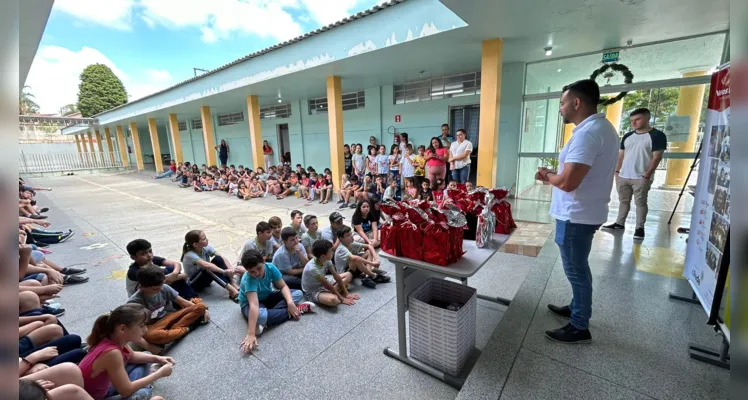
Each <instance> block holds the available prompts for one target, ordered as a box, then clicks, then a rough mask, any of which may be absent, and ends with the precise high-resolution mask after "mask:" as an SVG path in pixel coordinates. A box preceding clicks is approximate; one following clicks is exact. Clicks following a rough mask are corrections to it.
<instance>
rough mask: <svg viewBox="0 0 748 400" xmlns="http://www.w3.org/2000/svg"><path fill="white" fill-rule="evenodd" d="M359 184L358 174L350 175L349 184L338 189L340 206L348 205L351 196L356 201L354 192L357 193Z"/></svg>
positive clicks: (345, 206)
mask: <svg viewBox="0 0 748 400" xmlns="http://www.w3.org/2000/svg"><path fill="white" fill-rule="evenodd" d="M359 188H360V186H359V183H358V176H356V175H352V176H351V180H350V182H349V185H348V186H347V187H346V188H345V189H340V201H338V203H339V204H340V208H348V207H350V201H351V198H353V202H354V203H355V202H356V193H358V190H359Z"/></svg>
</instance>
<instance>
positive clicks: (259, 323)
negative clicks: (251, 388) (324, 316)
mask: <svg viewBox="0 0 748 400" xmlns="http://www.w3.org/2000/svg"><path fill="white" fill-rule="evenodd" d="M241 263H242V264H243V265H244V267H245V268H246V270H247V273H246V274H244V276H243V277H242V281H241V285H240V286H239V306H240V308H241V311H242V315H244V318H247V336H246V337H245V338H244V341H243V342H242V345H241V348H242V351H243V352H245V353H251V352H252V350H254V349H255V348H257V345H258V343H257V336H259V335H261V334H262V332H263V331H264V330H265V328H266V327H267V326H272V325H280V324H282V323H284V322H286V321H288V320H289V319H291V318H293V319H299V316H300V315H301V314H305V313H308V312H310V311H313V310H314V308H315V305H314V303H311V302H308V301H306V302H303V303H302V302H301V301H302V300H303V299H304V294H303V293H302V292H301V290H292V289H290V288H289V287H288V285H286V282H284V281H283V279H282V275H281V273H280V271H278V268H276V267H275V265H273V264H270V263H268V262H265V260H264V259H263V256H262V254H260V252H258V251H257V250H252V249H250V250H247V251H246V252H244V254H242V258H241Z"/></svg>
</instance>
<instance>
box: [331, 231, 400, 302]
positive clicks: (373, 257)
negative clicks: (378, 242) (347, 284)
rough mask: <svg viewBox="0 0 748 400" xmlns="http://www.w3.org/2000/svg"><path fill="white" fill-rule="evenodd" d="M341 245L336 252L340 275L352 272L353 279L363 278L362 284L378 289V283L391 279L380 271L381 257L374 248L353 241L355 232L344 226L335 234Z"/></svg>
mask: <svg viewBox="0 0 748 400" xmlns="http://www.w3.org/2000/svg"><path fill="white" fill-rule="evenodd" d="M335 233H336V234H337V236H338V239H339V240H340V245H339V246H338V248H337V249H336V250H335V258H334V260H335V269H337V271H338V273H343V272H351V274H352V276H353V278H358V277H359V276H361V275H363V277H362V278H361V284H362V285H364V286H366V287H368V288H372V289H374V288H376V287H377V283H387V282H389V281H390V277H389V276H386V274H385V273H384V271H382V270H380V269H379V265H380V263H379V255H378V254H377V250H376V249H375V248H374V246H372V245H370V244H365V243H359V242H356V241H355V240H353V231H352V230H351V228H350V227H348V226H343V227H342V228H340V229H338V230H337V231H336V232H335Z"/></svg>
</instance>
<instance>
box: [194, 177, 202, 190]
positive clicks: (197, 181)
mask: <svg viewBox="0 0 748 400" xmlns="http://www.w3.org/2000/svg"><path fill="white" fill-rule="evenodd" d="M192 189H193V190H194V191H196V192H202V191H203V177H201V176H200V175H198V174H195V176H194V177H193V178H192Z"/></svg>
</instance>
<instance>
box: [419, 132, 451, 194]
mask: <svg viewBox="0 0 748 400" xmlns="http://www.w3.org/2000/svg"><path fill="white" fill-rule="evenodd" d="M430 143H431V144H430V145H429V148H428V149H427V150H426V154H425V155H424V156H423V160H424V161H426V167H427V171H426V173H427V175H428V179H429V184H430V185H431V186H435V185H436V180H437V179H438V178H441V179H444V177H445V176H446V175H447V160H448V159H449V154H448V153H449V151H448V150H447V148H446V147H444V146H442V141H441V139H439V138H438V137H436V136H434V137H432V138H431V142H430Z"/></svg>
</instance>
